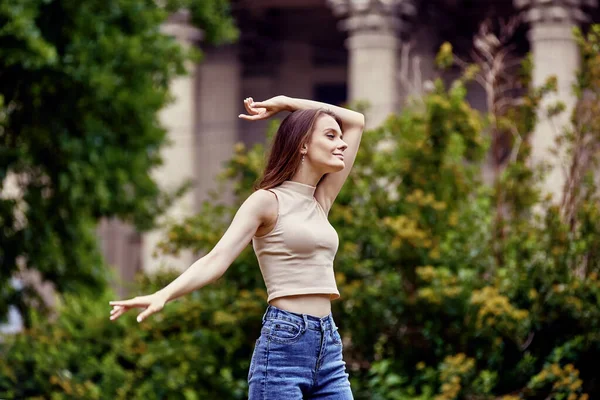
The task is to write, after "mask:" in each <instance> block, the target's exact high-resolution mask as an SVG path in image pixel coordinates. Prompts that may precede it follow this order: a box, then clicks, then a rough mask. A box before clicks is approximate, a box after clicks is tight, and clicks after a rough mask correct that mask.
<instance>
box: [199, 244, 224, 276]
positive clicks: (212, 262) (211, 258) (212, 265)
mask: <svg viewBox="0 0 600 400" xmlns="http://www.w3.org/2000/svg"><path fill="white" fill-rule="evenodd" d="M203 258H205V259H206V260H205V261H206V266H207V269H208V270H210V275H211V278H210V281H211V282H214V281H216V280H218V279H220V278H221V277H222V276H223V275H225V271H226V270H227V261H226V260H225V255H224V254H221V253H220V252H219V251H215V249H213V250H212V251H211V252H209V253H208V254H207V255H205V256H204V257H203Z"/></svg>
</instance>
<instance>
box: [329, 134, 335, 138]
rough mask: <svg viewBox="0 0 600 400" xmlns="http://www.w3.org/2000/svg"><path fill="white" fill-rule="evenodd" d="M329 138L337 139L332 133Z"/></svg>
mask: <svg viewBox="0 0 600 400" xmlns="http://www.w3.org/2000/svg"><path fill="white" fill-rule="evenodd" d="M327 137H328V138H332V139H335V135H332V134H331V133H330V134H328V135H327Z"/></svg>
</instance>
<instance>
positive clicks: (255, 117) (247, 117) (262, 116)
mask: <svg viewBox="0 0 600 400" xmlns="http://www.w3.org/2000/svg"><path fill="white" fill-rule="evenodd" d="M273 115H275V113H274V112H272V111H267V112H263V113H260V114H256V115H246V114H240V115H238V117H239V118H241V119H245V120H248V121H258V120H261V119H267V118H270V117H272V116H273Z"/></svg>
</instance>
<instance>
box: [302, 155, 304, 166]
mask: <svg viewBox="0 0 600 400" xmlns="http://www.w3.org/2000/svg"><path fill="white" fill-rule="evenodd" d="M302 164H304V154H302Z"/></svg>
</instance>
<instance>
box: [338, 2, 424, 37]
mask: <svg viewBox="0 0 600 400" xmlns="http://www.w3.org/2000/svg"><path fill="white" fill-rule="evenodd" d="M415 2H416V0H327V4H328V5H329V6H330V7H331V8H332V9H333V12H334V14H335V15H336V16H337V17H341V18H344V20H343V21H342V23H341V28H342V29H344V30H346V31H349V32H381V33H393V34H398V33H401V32H402V28H403V22H405V21H406V20H408V19H410V18H412V17H413V16H415V15H416V13H417V8H416V5H415Z"/></svg>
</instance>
